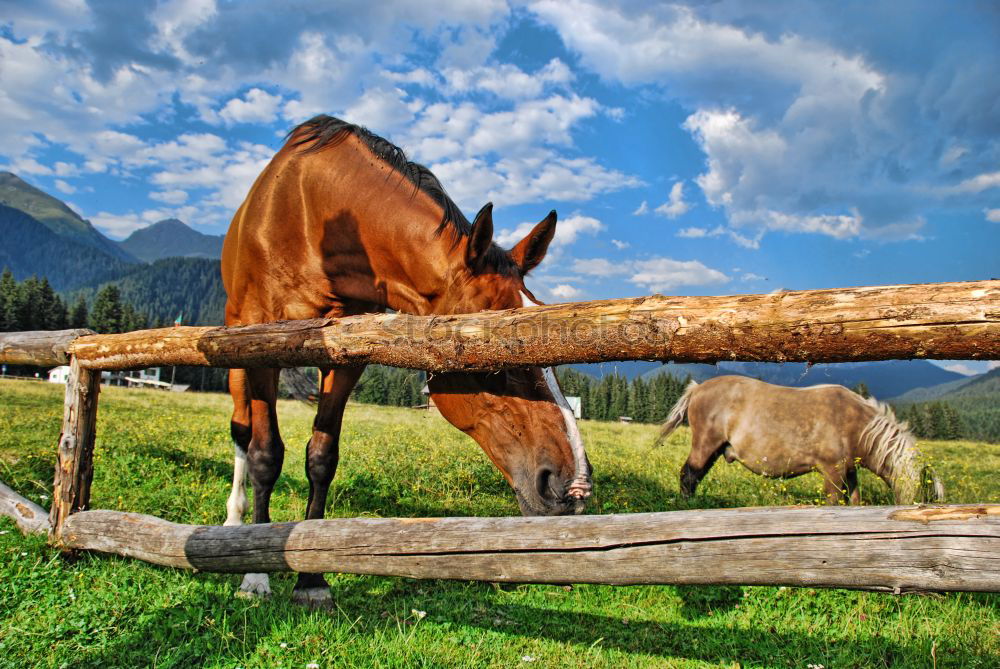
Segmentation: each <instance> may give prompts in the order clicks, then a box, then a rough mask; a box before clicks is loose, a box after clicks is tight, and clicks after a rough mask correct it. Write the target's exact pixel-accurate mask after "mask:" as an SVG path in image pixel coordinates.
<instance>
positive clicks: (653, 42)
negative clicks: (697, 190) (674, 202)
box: [530, 0, 1000, 245]
mask: <svg viewBox="0 0 1000 669" xmlns="http://www.w3.org/2000/svg"><path fill="white" fill-rule="evenodd" d="M530 7H531V9H532V11H533V12H534V13H535V14H536V15H537V16H538V17H539V18H540V19H541V20H542V21H543V22H545V23H548V24H549V25H551V26H553V27H554V28H555V29H556V31H557V32H558V33H559V35H560V37H561V38H562V40H563V41H564V43H565V44H566V45H567V47H568V48H569V49H570V50H571V51H573V52H574V53H575V54H576V55H578V57H579V58H580V62H581V64H582V65H583V66H584V67H587V68H588V69H590V70H591V71H593V72H596V73H597V74H599V75H600V76H601V77H602V78H604V79H606V80H608V81H611V82H614V83H619V84H624V85H625V86H631V87H641V86H652V87H657V88H659V89H661V90H662V91H663V92H665V93H666V94H668V95H669V96H671V97H672V98H674V99H675V100H677V101H679V102H680V103H681V104H682V105H683V106H685V107H686V108H688V109H690V110H691V114H690V116H689V118H688V120H687V122H686V123H685V125H684V127H685V129H686V130H688V132H690V133H691V134H692V135H693V136H694V137H695V139H696V141H697V142H698V143H699V145H700V146H701V148H702V150H703V152H704V153H705V158H706V167H705V170H704V171H703V173H702V174H701V176H700V177H699V178H698V179H697V183H698V185H699V186H700V187H701V188H702V190H703V191H704V193H705V197H706V200H708V202H709V203H710V204H711V205H712V206H714V207H718V208H721V209H723V210H724V211H725V213H726V214H727V216H728V218H729V220H730V222H733V221H734V220H739V221H740V223H734V225H749V226H753V227H756V228H758V229H759V230H768V229H775V228H778V229H782V230H786V231H791V232H806V233H812V234H821V235H830V236H834V237H837V238H848V237H878V238H880V239H912V238H914V237H916V236H917V234H918V232H919V229H920V226H921V225H922V224H923V219H922V218H921V217H920V215H919V214H920V212H921V211H922V210H925V209H927V208H929V207H940V206H942V198H946V197H950V196H952V195H956V194H967V195H972V196H978V195H981V194H985V193H987V192H988V191H989V190H990V189H994V188H996V187H997V186H998V185H1000V172H996V171H995V170H996V165H997V163H998V161H1000V146H998V145H997V144H996V142H995V123H994V121H995V118H992V117H995V112H994V111H992V110H993V103H992V101H993V100H996V99H997V97H998V95H1000V80H997V79H996V77H993V76H992V75H990V74H988V73H989V72H992V71H995V70H996V68H997V65H998V61H1000V58H998V55H997V54H998V53H1000V52H998V51H997V50H996V49H994V48H993V41H994V37H993V36H992V33H989V31H985V30H979V29H978V28H977V27H975V25H976V21H978V19H977V18H976V16H977V15H976V14H975V13H974V12H975V10H970V12H967V13H962V14H961V15H960V16H959V15H954V14H949V13H947V12H946V11H945V10H944V9H943V8H942V9H941V10H940V11H939V10H933V11H928V12H924V13H921V14H920V15H919V16H916V17H915V18H914V21H913V22H909V23H908V24H907V25H906V26H900V29H899V30H897V31H894V32H893V34H892V35H886V34H884V31H883V32H877V31H875V30H874V29H869V28H861V29H858V27H859V26H862V25H866V24H870V23H872V20H873V13H872V12H873V11H875V12H876V13H877V12H878V11H880V10H873V9H872V6H870V5H864V6H862V5H857V6H855V7H853V8H848V9H846V10H844V11H838V12H827V11H823V10H821V9H817V7H816V6H815V5H812V6H810V7H811V8H810V9H808V10H806V11H799V9H800V7H799V6H797V5H796V4H790V3H782V2H780V0H779V2H778V4H777V5H774V6H773V7H772V9H771V10H770V11H768V12H755V13H751V12H747V11H746V9H745V8H743V7H742V6H739V5H732V4H730V3H693V4H692V5H691V6H680V5H676V4H669V5H668V4H662V3H661V4H659V5H657V4H647V5H644V6H643V7H642V8H641V9H637V8H636V7H635V5H634V3H630V2H625V1H622V2H618V1H616V0H605V1H602V2H600V3H598V2H592V1H590V0H538V1H536V2H533V3H531V5H530ZM942 20H949V21H950V20H956V21H959V22H961V23H962V25H963V26H964V28H963V33H962V34H963V39H954V35H955V32H954V31H948V30H941V31H937V30H935V29H934V28H933V26H935V25H937V24H938V23H939V22H940V21H942ZM925 34H934V35H935V37H934V39H933V40H932V41H931V42H930V43H927V44H926V48H925V50H924V52H923V53H924V57H921V58H917V59H914V58H910V57H909V56H908V55H907V56H906V57H903V54H909V53H910V51H909V46H908V45H909V44H912V43H913V40H914V39H917V37H916V36H917V35H925ZM986 82H988V83H986ZM991 118H992V120H991ZM948 184H954V185H948ZM943 204H944V206H946V207H952V208H956V209H957V208H961V207H968V206H969V205H970V204H971V205H972V206H982V205H983V204H987V203H985V202H983V201H982V198H981V197H980V198H978V199H973V200H972V201H971V202H969V201H967V200H966V201H961V200H960V199H959V198H952V199H951V200H949V201H947V202H945V203H943ZM855 212H856V213H855ZM755 237H756V234H754V233H751V234H750V235H749V236H745V237H743V240H744V241H745V242H747V243H748V245H750V244H754V243H759V238H757V239H755ZM734 241H737V240H736V239H735V238H734Z"/></svg>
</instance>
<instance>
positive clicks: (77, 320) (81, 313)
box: [69, 295, 88, 328]
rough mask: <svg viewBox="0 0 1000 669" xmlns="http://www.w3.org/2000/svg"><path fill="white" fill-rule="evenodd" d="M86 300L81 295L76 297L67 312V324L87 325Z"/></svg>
mask: <svg viewBox="0 0 1000 669" xmlns="http://www.w3.org/2000/svg"><path fill="white" fill-rule="evenodd" d="M87 320H88V319H87V300H86V298H84V296H83V295H81V296H80V297H78V298H76V304H74V305H73V309H72V310H71V311H70V314H69V326H70V327H71V328H85V327H87Z"/></svg>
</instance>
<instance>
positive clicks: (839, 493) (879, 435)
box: [657, 376, 944, 504]
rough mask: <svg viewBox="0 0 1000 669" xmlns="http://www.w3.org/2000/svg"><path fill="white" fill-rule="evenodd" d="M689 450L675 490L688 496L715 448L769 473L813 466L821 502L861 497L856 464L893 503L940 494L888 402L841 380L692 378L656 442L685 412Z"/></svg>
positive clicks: (802, 471)
mask: <svg viewBox="0 0 1000 669" xmlns="http://www.w3.org/2000/svg"><path fill="white" fill-rule="evenodd" d="M685 414H687V418H688V423H689V424H690V425H691V454H690V455H689V456H688V459H687V462H685V463H684V466H683V467H682V468H681V477H680V478H681V494H682V495H684V496H685V497H690V496H691V495H693V494H694V491H695V488H697V487H698V483H699V482H700V481H701V479H702V478H703V477H704V476H705V474H707V473H708V470H709V469H710V468H711V467H712V465H713V464H714V463H715V461H716V459H718V457H719V456H720V455H722V456H723V457H725V458H726V461H727V462H733V461H734V460H738V461H739V462H740V463H741V464H742V465H743V466H744V467H746V468H747V469H749V470H750V471H752V472H754V473H755V474H762V475H763V476H769V477H773V478H792V477H795V476H800V475H802V474H805V473H808V472H811V471H818V472H819V473H820V474H822V475H823V479H824V489H825V492H826V498H827V503H829V504H837V503H846V502H847V501H848V500H850V503H852V504H857V503H859V502H860V501H861V493H860V490H859V488H858V472H857V466H858V465H861V466H862V467H864V468H866V469H868V470H870V471H872V472H874V473H875V474H876V475H877V476H878V477H879V478H881V479H882V480H883V481H885V482H886V483H887V484H888V485H889V487H890V488H891V489H892V491H893V494H894V496H895V498H896V503H897V504H912V503H913V502H914V501H915V500H916V498H917V497H918V495H919V496H920V497H922V499H923V501H930V499H931V498H934V497H936V498H937V499H939V500H940V499H941V498H943V497H944V489H943V487H942V486H941V483H940V481H938V479H937V478H936V477H935V476H934V475H933V473H932V472H930V470H929V467H924V469H923V470H922V469H921V467H920V464H919V458H918V453H917V450H916V448H915V447H914V438H913V435H912V434H910V432H909V430H908V429H907V425H906V424H905V423H899V422H897V421H896V417H895V416H894V415H893V413H892V409H891V408H890V407H889V405H887V404H883V403H881V402H878V401H877V400H875V399H874V398H870V399H865V398H863V397H861V396H860V395H858V394H857V393H855V392H852V391H850V390H848V389H847V388H845V387H843V386H837V385H821V386H812V387H809V388H787V387H785V386H775V385H772V384H770V383H764V382H763V381H757V380H756V379H751V378H748V377H745V376H719V377H716V378H714V379H711V380H709V381H706V382H704V383H702V384H701V385H699V384H697V383H695V382H694V381H692V382H691V384H690V385H689V386H688V387H687V389H686V390H685V391H684V394H683V395H682V396H681V398H680V400H678V402H677V404H675V405H674V408H673V409H672V410H671V412H670V415H669V416H668V417H667V422H666V423H664V424H663V428H662V430H661V431H660V437H659V439H658V440H657V442H658V443H660V442H662V441H663V440H664V439H665V438H666V437H667V436H668V435H669V434H670V433H671V432H673V431H674V430H675V429H676V428H677V426H678V425H680V423H681V421H682V420H684V415H685Z"/></svg>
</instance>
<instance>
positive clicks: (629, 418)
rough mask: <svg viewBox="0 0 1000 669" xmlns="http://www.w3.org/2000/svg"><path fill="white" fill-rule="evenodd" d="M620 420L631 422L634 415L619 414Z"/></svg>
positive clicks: (621, 421) (620, 421)
mask: <svg viewBox="0 0 1000 669" xmlns="http://www.w3.org/2000/svg"><path fill="white" fill-rule="evenodd" d="M618 422H619V423H631V422H632V417H631V416H618Z"/></svg>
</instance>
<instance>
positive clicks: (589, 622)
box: [0, 381, 1000, 669]
mask: <svg viewBox="0 0 1000 669" xmlns="http://www.w3.org/2000/svg"><path fill="white" fill-rule="evenodd" d="M61 395H62V388H61V387H58V386H55V385H50V384H45V383H31V382H12V381H0V435H2V440H0V442H2V443H0V479H3V480H4V481H5V482H7V483H8V484H9V485H11V487H13V488H14V489H16V490H18V491H19V492H21V493H22V494H24V495H26V496H27V497H30V498H32V499H33V500H35V501H36V502H38V503H40V504H42V505H44V506H47V505H48V502H49V500H48V499H47V498H46V497H45V495H48V494H51V490H50V486H51V478H52V462H53V453H54V445H55V443H56V439H57V437H58V431H59V423H60V418H61V413H62V406H61V400H62V397H61ZM228 412H229V401H228V398H227V397H225V396H222V395H194V394H184V395H180V394H167V393H161V392H157V391H143V390H123V389H118V388H109V389H105V390H103V391H102V398H101V415H100V419H99V424H98V441H97V448H96V456H95V476H94V485H93V500H92V504H93V507H94V508H107V509H122V510H130V511H139V512H146V513H153V514H156V515H158V516H161V517H164V518H167V519H169V520H174V521H180V522H195V523H221V522H222V520H223V518H224V516H225V500H226V497H227V495H228V492H229V485H228V482H229V479H230V477H231V475H232V461H231V446H230V443H229V438H228ZM279 413H280V415H281V420H282V431H283V432H282V434H283V436H284V439H285V442H286V444H287V445H288V453H287V455H286V461H285V470H284V473H283V474H282V477H281V479H280V480H279V483H278V486H277V489H276V494H275V496H274V498H273V500H272V505H271V506H272V516H273V517H274V519H275V520H297V519H299V518H301V517H302V515H303V513H304V507H305V500H306V497H307V495H308V485H307V483H306V480H305V476H304V472H303V452H302V451H303V450H304V449H303V447H304V445H305V442H306V439H307V437H308V434H309V426H310V424H311V420H312V409H311V408H310V407H308V406H305V405H303V404H299V403H293V402H285V403H282V404H281V405H280V407H279ZM581 429H582V432H583V436H584V440H585V442H586V443H587V447H588V452H589V454H590V457H591V460H592V462H593V464H594V469H595V486H596V492H595V497H594V499H593V503H592V504H591V505H590V512H592V513H599V512H637V511H661V510H670V509H681V508H693V507H725V506H746V505H780V504H801V503H806V504H809V503H816V502H818V500H820V498H821V496H822V493H821V486H820V481H819V478H818V477H817V476H816V475H809V476H806V477H801V478H799V479H794V480H791V481H769V480H766V479H762V478H760V477H756V476H753V475H751V474H749V473H748V472H746V471H745V470H744V469H743V468H742V467H740V466H739V465H726V464H725V463H723V462H721V461H720V463H719V464H717V465H716V467H715V468H714V469H713V470H712V472H711V473H710V474H709V475H708V477H706V479H705V480H704V481H703V483H702V485H701V487H700V488H699V491H698V495H697V496H696V497H695V498H694V499H693V500H691V501H690V502H685V501H683V500H681V499H680V498H679V496H678V489H677V472H678V470H679V468H680V465H681V462H682V461H683V459H684V458H685V457H686V455H687V445H688V444H689V434H688V432H687V430H686V429H681V430H679V431H678V432H677V433H675V434H674V435H673V436H672V437H671V439H670V442H669V444H668V445H667V446H665V447H663V448H660V449H656V450H651V448H650V444H651V442H652V441H653V438H654V435H655V432H656V428H655V427H653V426H643V425H617V424H606V423H592V422H586V421H585V422H583V423H582V425H581ZM341 443H342V449H341V452H342V458H341V464H340V470H339V472H338V474H337V479H336V481H335V484H334V494H333V498H332V501H331V508H330V510H329V512H328V515H329V516H360V515H366V516H445V515H484V516H485V515H514V514H516V513H517V505H516V503H515V501H514V497H513V494H512V493H511V492H510V490H509V488H508V487H507V484H506V483H505V482H504V480H503V478H502V477H501V476H500V474H499V472H498V471H497V470H496V469H494V468H493V467H492V465H490V464H489V463H488V461H487V459H486V457H485V456H484V455H483V454H482V452H481V451H480V450H479V448H478V447H476V446H475V445H474V444H473V443H472V442H471V441H470V440H469V439H468V438H466V437H465V436H464V435H462V434H461V433H459V432H458V431H457V430H455V429H453V428H451V427H450V426H449V425H447V424H446V423H445V422H444V421H443V420H442V419H441V418H439V417H436V416H430V415H428V414H426V413H425V412H416V411H411V410H406V409H392V408H382V407H370V406H363V405H351V406H350V407H348V410H347V419H346V421H345V429H344V434H343V438H342V442H341ZM921 447H922V449H923V450H924V451H925V452H926V453H927V454H929V455H930V456H931V457H932V458H933V459H934V461H935V463H936V466H937V469H938V472H939V473H940V474H941V476H942V477H943V479H944V482H945V485H946V488H947V491H948V499H949V501H951V502H1000V489H998V486H997V485H996V472H997V471H998V470H1000V445H986V444H977V443H971V442H927V443H925V444H921ZM862 486H863V494H864V497H865V499H866V501H867V502H868V503H876V504H884V503H890V495H889V492H888V490H887V489H886V487H885V486H884V485H883V484H882V483H881V482H880V481H878V480H877V479H875V478H874V477H871V476H864V477H863V480H862ZM328 578H329V580H330V582H331V584H332V587H333V591H334V596H335V599H336V603H337V608H336V609H335V610H334V611H332V612H314V611H307V610H303V609H300V608H297V607H295V606H293V605H291V604H290V603H289V595H290V592H291V588H292V585H293V583H294V575H291V574H281V575H275V576H272V586H273V587H274V588H275V596H274V597H273V598H272V599H270V600H267V601H246V600H242V599H237V598H234V597H233V592H234V591H235V589H236V587H237V585H238V582H239V578H238V577H237V576H235V575H213V574H194V575H192V574H190V573H188V572H182V571H178V570H171V569H164V568H159V567H153V566H149V565H146V564H144V563H141V562H138V561H131V560H127V559H122V558H117V557H108V556H100V555H93V554H87V555H83V556H81V557H80V558H79V559H78V560H76V561H75V562H73V563H67V562H66V561H65V560H63V559H62V558H61V557H60V556H59V555H58V554H57V553H56V552H55V551H53V550H51V549H50V548H48V547H47V546H46V544H45V541H44V540H43V539H41V538H37V537H36V538H24V537H22V536H21V535H20V534H19V533H18V532H17V530H16V528H15V526H14V524H13V523H12V522H10V521H8V520H5V519H4V520H0V667H34V666H39V667H102V668H104V669H106V668H108V667H133V666H156V667H189V666H208V667H278V666H280V667H307V666H308V665H309V664H310V663H315V664H317V665H318V666H320V667H370V666H379V667H452V666H454V667H483V666H496V667H500V666H502V667H512V666H515V667H516V666H523V667H575V666H580V667H588V669H589V668H591V667H616V668H617V667H736V666H740V667H803V668H804V667H807V666H809V665H814V666H815V665H822V666H824V667H827V668H832V667H996V666H1000V596H997V595H981V594H980V595H975V594H965V593H956V594H950V595H944V596H941V595H904V596H893V595H887V594H878V593H863V592H851V591H845V590H816V589H796V588H775V587H672V586H643V587H610V586H577V587H574V588H563V587H558V586H541V585H523V586H503V587H501V586H497V585H493V584H488V583H457V582H446V581H417V580H410V579H401V578H380V577H371V576H351V575H339V576H329V577H328Z"/></svg>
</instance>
